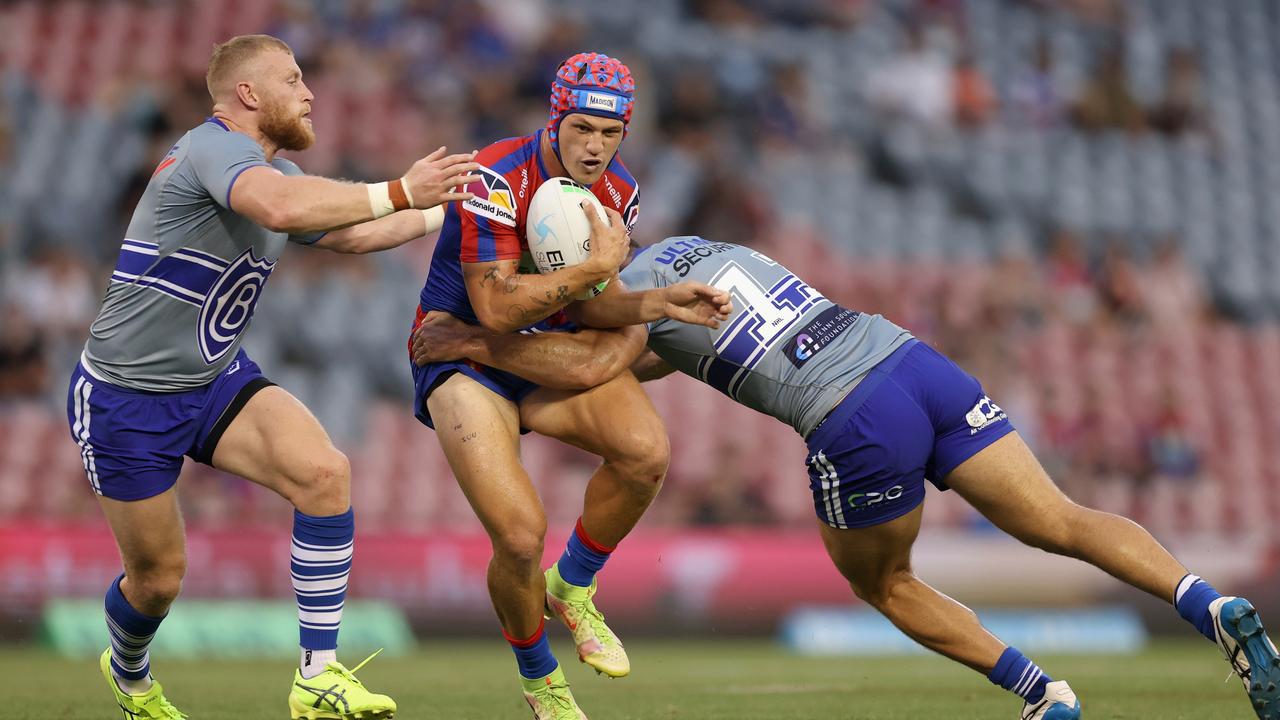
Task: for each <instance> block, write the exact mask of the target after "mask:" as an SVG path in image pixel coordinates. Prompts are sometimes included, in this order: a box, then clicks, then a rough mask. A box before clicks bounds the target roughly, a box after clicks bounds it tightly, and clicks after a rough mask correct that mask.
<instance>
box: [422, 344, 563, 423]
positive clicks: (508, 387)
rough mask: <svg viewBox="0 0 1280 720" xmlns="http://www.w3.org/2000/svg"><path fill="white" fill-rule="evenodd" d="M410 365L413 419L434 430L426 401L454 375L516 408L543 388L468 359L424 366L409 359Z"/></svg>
mask: <svg viewBox="0 0 1280 720" xmlns="http://www.w3.org/2000/svg"><path fill="white" fill-rule="evenodd" d="M409 365H410V367H412V368H413V416H414V417H416V418H418V420H419V421H420V422H421V423H422V424H423V425H426V426H427V427H429V428H431V429H432V430H434V429H435V428H436V426H435V424H434V423H432V422H431V413H430V412H429V411H428V410H427V398H428V397H430V396H431V391H433V390H435V389H436V388H437V387H439V386H440V384H441V383H443V382H444V381H445V380H448V379H449V376H450V375H452V374H454V373H462V374H463V375H466V376H467V377H469V378H471V379H472V380H475V381H476V382H478V383H480V384H481V385H483V386H485V387H487V388H489V389H490V390H492V391H493V392H495V393H497V394H498V395H499V396H500V397H504V398H506V399H508V400H510V401H511V402H513V403H515V404H517V405H519V404H520V401H521V400H524V399H525V397H527V396H528V395H529V393H531V392H533V391H534V390H537V389H538V388H539V387H541V386H540V385H538V384H536V383H532V382H529V381H528V380H525V379H524V378H522V377H519V376H516V375H512V374H511V373H509V372H503V371H502V370H495V369H493V368H491V367H487V366H485V365H480V364H479V363H473V362H470V361H468V360H455V361H452V362H435V363H427V364H426V365H423V366H421V367H419V366H418V365H415V364H414V363H413V361H412V360H410V361H409ZM520 432H521V433H525V432H528V431H527V430H525V429H524V428H521V429H520Z"/></svg>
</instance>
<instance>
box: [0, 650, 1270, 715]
mask: <svg viewBox="0 0 1280 720" xmlns="http://www.w3.org/2000/svg"><path fill="white" fill-rule="evenodd" d="M627 649H628V651H629V653H630V655H631V661H632V668H633V670H632V675H631V676H630V677H627V678H623V679H621V680H607V679H605V678H602V677H597V676H596V675H595V674H594V673H593V672H591V671H589V670H588V669H587V668H586V667H585V666H582V665H580V664H578V663H577V662H573V661H572V657H573V651H572V649H571V648H570V647H569V646H568V645H567V643H565V642H564V641H563V640H561V641H560V642H558V643H556V647H555V650H556V654H557V656H558V657H560V658H570V661H569V662H568V663H566V673H567V675H568V677H569V681H570V682H571V683H572V684H573V690H574V694H575V695H576V696H577V698H578V701H579V704H580V705H581V706H582V708H583V710H584V711H586V712H587V714H588V715H590V716H591V718H592V720H641V719H642V718H643V719H646V720H647V719H650V718H658V719H662V720H685V719H688V720H799V719H801V718H804V719H805V720H808V719H810V718H821V719H823V720H873V719H874V720H899V719H903V720H906V719H911V720H928V719H930V718H947V719H948V720H990V719H991V718H995V719H996V720H1000V719H1002V718H1004V719H1007V720H1013V719H1014V718H1016V717H1017V714H1018V710H1019V709H1020V708H1021V703H1019V702H1018V701H1017V699H1016V698H1014V697H1013V696H1011V695H1010V694H1008V693H1006V692H1004V691H1002V690H1000V689H999V688H996V687H995V686H993V685H991V684H990V683H988V682H987V681H986V679H985V678H983V677H981V676H979V675H977V674H976V673H973V672H971V671H969V670H967V669H965V668H962V667H960V666H958V665H955V664H953V663H951V662H949V661H946V660H943V659H942V658H939V657H934V656H927V657H924V656H922V657H911V658H875V659H866V658H860V659H853V658H830V659H821V658H805V657H797V656H793V655H790V654H788V653H787V652H786V651H784V650H782V649H780V648H779V647H777V646H775V645H773V644H771V643H768V642H763V641H723V642H715V641H692V642H685V641H681V642H675V641H643V640H636V641H634V642H631V643H628V644H627ZM360 659H361V658H359V657H354V656H351V657H344V660H346V661H347V662H348V663H351V664H354V663H356V662H359V660H360ZM1036 660H1037V661H1038V662H1040V663H1041V665H1042V666H1043V667H1044V668H1045V670H1046V671H1048V672H1049V673H1050V674H1051V675H1052V676H1053V677H1055V678H1063V679H1066V680H1069V681H1070V682H1071V686H1072V688H1074V689H1075V691H1076V692H1077V693H1078V694H1079V695H1080V698H1081V702H1082V704H1083V707H1084V716H1085V717H1086V718H1096V719H1098V720H1101V719H1103V718H1106V719H1114V720H1122V719H1125V718H1132V719H1133V720H1138V719H1139V718H1141V719H1143V720H1146V719H1147V718H1153V717H1158V718H1161V720H1179V719H1182V720H1235V719H1239V720H1249V719H1250V718H1254V714H1253V713H1252V712H1251V711H1250V709H1249V704H1248V701H1247V700H1246V699H1245V695H1244V692H1243V690H1242V689H1241V686H1240V683H1239V681H1237V680H1235V679H1234V678H1233V679H1232V681H1231V682H1230V683H1224V682H1223V677H1225V675H1226V673H1227V665H1226V663H1224V662H1223V661H1222V660H1221V659H1220V658H1219V657H1218V656H1217V651H1216V649H1215V648H1214V647H1213V646H1212V645H1210V644H1209V643H1206V642H1195V641H1188V642H1180V643H1177V644H1169V643H1161V644H1156V645H1154V646H1152V647H1151V648H1150V649H1149V650H1147V651H1146V652H1144V653H1143V654H1142V655H1140V656H1137V657H1084V656H1075V657H1051V656H1046V657H1037V658H1036ZM155 671H156V673H157V676H158V677H159V679H160V680H161V681H162V682H163V683H164V686H165V688H166V694H167V695H168V697H169V699H170V700H171V701H173V702H174V703H175V704H176V705H177V706H178V707H179V708H181V709H182V710H183V711H185V712H187V713H189V714H190V715H191V717H192V718H193V720H257V719H258V718H262V719H264V720H272V719H281V718H283V719H287V718H288V717H289V714H288V709H287V708H286V706H285V697H286V693H287V691H288V686H289V682H290V681H291V674H292V669H291V666H290V664H289V661H288V660H280V661H252V662H244V661H214V662H211V663H208V664H207V666H201V665H197V664H194V663H190V662H177V661H166V660H165V659H164V658H159V659H158V661H157V662H156V665H155ZM515 673H516V669H515V662H514V660H513V658H512V655H511V652H510V651H509V650H508V649H507V648H506V647H505V646H504V644H503V643H502V641H501V638H496V639H495V640H493V641H490V642H481V641H472V642H453V641H450V642H429V643H427V644H426V645H424V646H423V648H422V649H421V651H420V652H418V653H417V654H415V655H413V656H409V657H401V658H382V657H379V658H377V659H375V660H374V661H373V662H372V663H370V664H369V665H368V666H366V667H365V668H364V669H363V670H361V672H360V675H361V677H362V678H364V680H365V682H366V683H367V684H368V685H369V686H370V687H371V688H373V689H374V690H377V691H379V692H385V693H388V694H390V695H391V696H392V697H394V698H395V699H396V701H397V702H398V703H399V706H400V713H399V714H398V715H397V718H400V719H402V720H418V719H421V720H502V719H505V718H513V719H519V720H523V719H525V718H528V717H529V710H528V707H527V706H526V705H525V703H524V700H523V699H522V698H521V696H520V690H519V686H518V685H517V683H516V675H515ZM0 678H3V679H4V680H3V687H4V697H5V701H6V702H5V706H4V710H3V711H0V717H3V718H5V720H37V719H38V720H62V719H70V718H74V719H75V720H91V719H93V720H96V719H98V718H102V719H104V720H110V719H114V718H119V717H120V713H119V711H118V710H116V709H115V707H114V703H113V702H112V700H111V696H110V694H109V691H108V690H107V688H106V687H105V686H104V684H103V681H102V677H101V676H100V675H99V674H98V667H97V662H96V660H94V659H87V660H83V661H68V660H65V659H63V658H60V657H56V656H53V655H50V654H48V653H46V652H43V651H38V650H31V649H15V648H0Z"/></svg>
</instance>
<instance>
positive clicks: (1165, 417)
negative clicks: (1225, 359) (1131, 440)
mask: <svg viewBox="0 0 1280 720" xmlns="http://www.w3.org/2000/svg"><path fill="white" fill-rule="evenodd" d="M1192 437H1193V433H1192V432H1191V428H1190V427H1189V426H1188V423H1187V417H1186V408H1185V407H1183V406H1182V405H1181V404H1179V403H1178V400H1177V396H1176V395H1175V393H1174V392H1173V391H1172V388H1165V390H1164V393H1163V396H1162V398H1161V401H1160V408H1159V410H1158V411H1157V413H1156V416H1155V418H1154V419H1153V421H1152V423H1151V424H1150V426H1149V427H1147V428H1146V429H1145V433H1144V438H1143V445H1144V450H1145V455H1146V457H1145V459H1146V464H1147V470H1148V472H1149V473H1150V474H1151V475H1152V476H1153V477H1154V478H1165V479H1169V480H1174V481H1178V482H1191V481H1193V480H1196V479H1198V478H1199V477H1200V466H1201V462H1200V451H1199V449H1198V448H1196V445H1195V443H1194V442H1192V439H1191V438H1192Z"/></svg>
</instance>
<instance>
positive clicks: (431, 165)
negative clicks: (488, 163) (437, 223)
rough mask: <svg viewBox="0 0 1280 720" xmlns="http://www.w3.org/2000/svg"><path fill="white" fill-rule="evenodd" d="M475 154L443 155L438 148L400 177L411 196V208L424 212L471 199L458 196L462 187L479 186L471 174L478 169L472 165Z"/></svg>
mask: <svg viewBox="0 0 1280 720" xmlns="http://www.w3.org/2000/svg"><path fill="white" fill-rule="evenodd" d="M475 156H476V154H475V152H474V151H473V152H469V153H459V154H457V155H445V154H444V146H443V145H441V146H440V147H439V148H438V149H437V150H436V151H435V152H433V153H431V154H430V155H428V156H426V157H424V158H422V159H421V160H419V161H418V162H416V163H414V164H413V167H411V168H409V172H407V173H405V174H404V183H405V185H407V186H408V187H409V193H410V194H411V195H413V206H414V207H415V208H418V209H419V210H426V209H427V208H430V207H435V206H436V205H440V204H443V203H447V202H451V201H453V200H470V199H471V198H473V197H475V195H473V194H471V193H469V192H458V191H459V190H463V189H464V188H465V186H467V185H469V184H471V183H473V182H480V176H479V175H472V174H471V173H473V172H475V171H476V170H479V169H480V163H478V162H475Z"/></svg>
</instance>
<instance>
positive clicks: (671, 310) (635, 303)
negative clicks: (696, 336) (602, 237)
mask: <svg viewBox="0 0 1280 720" xmlns="http://www.w3.org/2000/svg"><path fill="white" fill-rule="evenodd" d="M732 312H733V304H732V302H731V301H730V297H729V293H727V292H725V291H724V290H721V289H720V288H716V287H712V286H710V285H707V284H705V283H700V282H692V281H686V282H682V283H677V284H675V285H669V286H667V287H661V288H653V289H650V290H640V291H637V292H631V291H628V290H626V289H625V288H624V287H622V283H621V281H618V280H615V281H614V282H612V283H610V284H609V287H608V288H606V289H605V291H604V292H603V293H601V294H600V295H599V297H595V298H592V299H590V300H584V301H582V302H580V303H578V304H576V305H574V306H573V307H572V308H570V316H571V317H573V318H574V320H576V321H577V322H578V323H579V324H581V325H587V326H589V327H596V328H611V327H622V326H624V325H636V324H639V323H650V322H653V321H655V320H661V319H663V318H671V319H672V320H676V321H678V322H685V323H689V324H691V325H705V326H706V327H709V328H712V329H715V328H718V327H720V322H721V321H722V320H727V319H728V318H729V315H730V313H732Z"/></svg>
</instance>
